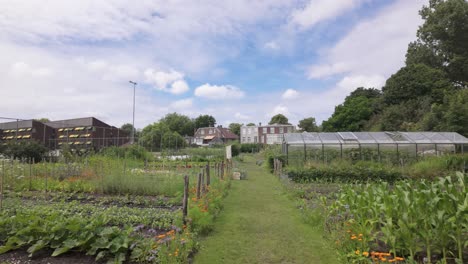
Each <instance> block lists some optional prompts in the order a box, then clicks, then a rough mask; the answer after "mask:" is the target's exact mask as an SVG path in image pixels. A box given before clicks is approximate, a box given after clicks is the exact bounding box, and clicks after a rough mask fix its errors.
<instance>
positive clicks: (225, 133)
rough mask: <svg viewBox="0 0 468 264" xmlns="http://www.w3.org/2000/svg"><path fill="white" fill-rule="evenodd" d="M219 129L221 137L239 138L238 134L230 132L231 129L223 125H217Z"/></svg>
mask: <svg viewBox="0 0 468 264" xmlns="http://www.w3.org/2000/svg"><path fill="white" fill-rule="evenodd" d="M218 129H219V131H220V132H221V137H223V138H227V139H239V136H238V135H236V134H234V133H232V132H231V130H229V129H228V128H224V127H218Z"/></svg>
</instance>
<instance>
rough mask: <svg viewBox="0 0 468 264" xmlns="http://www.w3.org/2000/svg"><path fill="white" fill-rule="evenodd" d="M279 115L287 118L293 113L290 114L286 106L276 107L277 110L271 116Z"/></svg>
mask: <svg viewBox="0 0 468 264" xmlns="http://www.w3.org/2000/svg"><path fill="white" fill-rule="evenodd" d="M277 114H283V115H285V116H288V115H291V113H290V112H289V109H288V107H286V106H284V105H277V106H275V108H274V109H273V111H272V112H271V115H272V116H274V115H277Z"/></svg>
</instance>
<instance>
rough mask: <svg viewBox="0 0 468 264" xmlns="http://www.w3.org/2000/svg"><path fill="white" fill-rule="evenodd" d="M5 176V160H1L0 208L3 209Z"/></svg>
mask: <svg viewBox="0 0 468 264" xmlns="http://www.w3.org/2000/svg"><path fill="white" fill-rule="evenodd" d="M4 177H5V160H2V178H1V179H0V180H1V181H0V184H1V186H0V191H1V192H2V193H1V194H0V210H1V209H3V178H4Z"/></svg>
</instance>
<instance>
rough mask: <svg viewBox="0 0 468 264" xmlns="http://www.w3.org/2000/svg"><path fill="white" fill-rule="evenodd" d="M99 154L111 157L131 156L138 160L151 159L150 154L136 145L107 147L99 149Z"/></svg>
mask: <svg viewBox="0 0 468 264" xmlns="http://www.w3.org/2000/svg"><path fill="white" fill-rule="evenodd" d="M100 154H101V155H103V156H108V157H112V158H124V157H126V158H131V159H139V160H151V159H152V158H153V157H152V155H151V154H150V153H149V152H148V151H147V150H146V149H145V148H144V147H141V146H138V145H130V146H122V147H115V146H112V147H108V148H104V149H102V150H101V153H100Z"/></svg>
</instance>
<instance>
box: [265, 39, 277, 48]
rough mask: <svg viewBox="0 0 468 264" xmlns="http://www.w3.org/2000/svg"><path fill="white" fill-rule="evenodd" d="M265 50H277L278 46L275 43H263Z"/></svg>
mask: <svg viewBox="0 0 468 264" xmlns="http://www.w3.org/2000/svg"><path fill="white" fill-rule="evenodd" d="M265 48H266V49H269V50H279V48H280V47H279V45H278V43H276V42H275V41H269V42H267V43H265Z"/></svg>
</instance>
